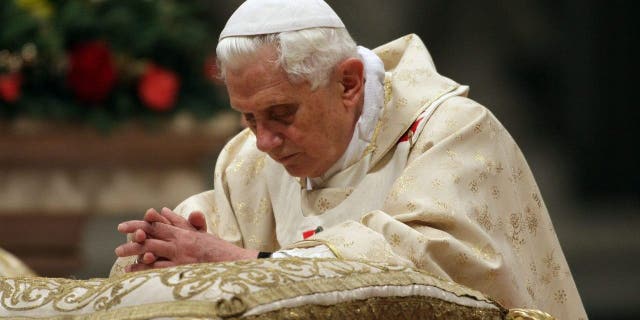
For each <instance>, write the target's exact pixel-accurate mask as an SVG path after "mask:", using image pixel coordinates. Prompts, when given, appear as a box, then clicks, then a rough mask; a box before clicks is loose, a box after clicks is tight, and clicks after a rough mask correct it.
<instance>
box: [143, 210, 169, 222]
mask: <svg viewBox="0 0 640 320" xmlns="http://www.w3.org/2000/svg"><path fill="white" fill-rule="evenodd" d="M144 221H146V222H148V223H153V222H160V223H166V224H172V223H171V221H169V219H167V218H165V217H163V216H162V215H161V214H160V213H158V211H156V209H153V208H151V209H149V210H147V212H146V213H145V214H144Z"/></svg>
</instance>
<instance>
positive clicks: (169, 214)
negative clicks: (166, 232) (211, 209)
mask: <svg viewBox="0 0 640 320" xmlns="http://www.w3.org/2000/svg"><path fill="white" fill-rule="evenodd" d="M160 214H161V215H162V216H163V217H165V218H167V219H169V221H171V224H172V225H174V226H176V227H178V228H182V229H187V230H196V229H195V228H194V227H193V226H192V225H191V224H190V223H189V221H187V219H185V218H184V217H182V216H181V215H179V214H177V213H175V212H173V211H171V209H169V208H166V207H165V208H162V211H160Z"/></svg>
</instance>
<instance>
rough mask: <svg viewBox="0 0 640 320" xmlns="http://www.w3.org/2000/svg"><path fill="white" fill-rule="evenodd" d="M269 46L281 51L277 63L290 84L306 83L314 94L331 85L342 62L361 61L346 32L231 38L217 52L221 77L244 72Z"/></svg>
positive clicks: (329, 30) (331, 30)
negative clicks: (331, 79) (249, 63)
mask: <svg viewBox="0 0 640 320" xmlns="http://www.w3.org/2000/svg"><path fill="white" fill-rule="evenodd" d="M265 46H272V47H274V48H275V49H276V50H277V54H278V56H277V58H276V61H274V63H275V64H276V65H277V66H280V67H281V68H282V69H283V70H284V71H285V72H286V73H287V75H288V78H289V80H290V81H292V82H300V81H305V80H306V81H307V82H309V84H310V85H311V90H315V89H316V88H318V87H320V86H325V85H327V84H328V82H329V77H330V76H331V72H332V71H333V69H334V67H335V66H336V65H338V63H339V62H341V61H343V60H345V59H347V58H355V57H358V50H357V47H356V43H355V41H353V39H352V38H351V36H350V35H349V32H347V30H346V29H344V28H311V29H303V30H298V31H286V32H281V33H271V34H266V35H256V36H234V37H227V38H223V39H222V40H220V42H219V43H218V46H217V48H216V55H217V58H218V69H219V70H220V75H221V77H222V78H224V76H225V72H226V69H227V68H230V69H239V68H242V67H243V66H244V65H246V64H247V63H248V62H249V61H251V60H252V59H254V58H255V57H256V55H257V53H258V51H259V50H260V49H262V48H263V47H265Z"/></svg>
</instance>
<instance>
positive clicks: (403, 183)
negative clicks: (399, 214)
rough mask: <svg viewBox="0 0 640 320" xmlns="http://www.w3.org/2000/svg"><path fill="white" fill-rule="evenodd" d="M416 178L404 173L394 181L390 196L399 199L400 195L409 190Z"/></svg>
mask: <svg viewBox="0 0 640 320" xmlns="http://www.w3.org/2000/svg"><path fill="white" fill-rule="evenodd" d="M414 179H415V178H414V177H412V176H408V175H404V176H401V177H400V178H398V180H397V181H396V182H395V183H394V186H393V189H392V190H391V193H390V194H389V198H390V199H392V200H397V199H398V196H399V195H401V194H403V193H404V192H405V191H407V189H408V188H409V186H411V185H412V184H413V182H414Z"/></svg>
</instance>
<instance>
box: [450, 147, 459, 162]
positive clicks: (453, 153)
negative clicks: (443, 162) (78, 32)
mask: <svg viewBox="0 0 640 320" xmlns="http://www.w3.org/2000/svg"><path fill="white" fill-rule="evenodd" d="M457 155H458V154H457V153H456V152H455V151H452V150H451V149H447V156H448V157H449V159H451V160H452V161H453V160H455V158H456V156H457Z"/></svg>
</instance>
